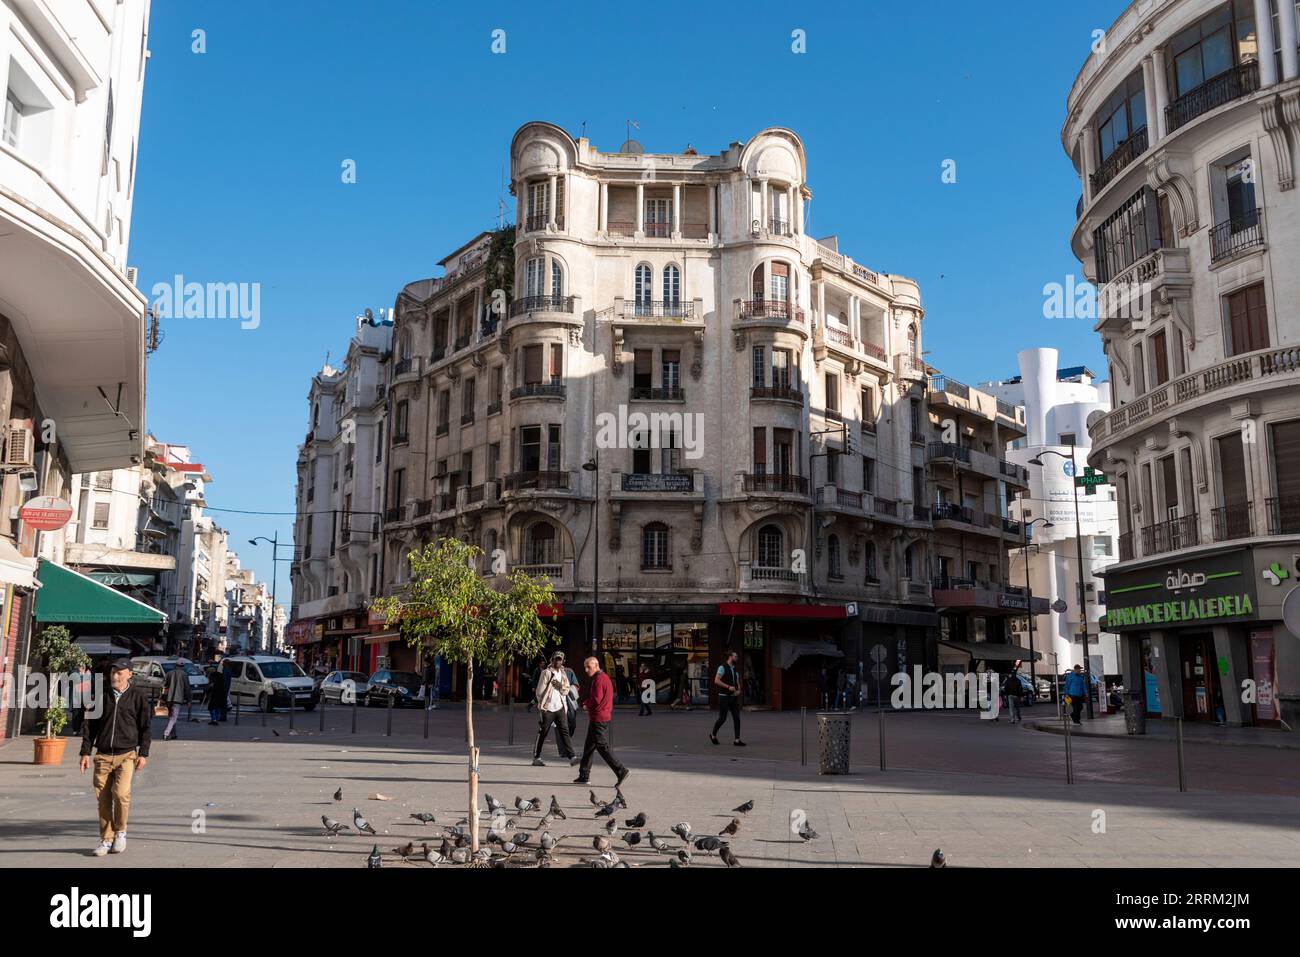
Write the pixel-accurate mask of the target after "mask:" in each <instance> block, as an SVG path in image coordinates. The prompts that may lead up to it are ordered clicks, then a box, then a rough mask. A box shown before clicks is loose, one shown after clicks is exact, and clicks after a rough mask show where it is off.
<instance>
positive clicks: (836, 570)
mask: <svg viewBox="0 0 1300 957" xmlns="http://www.w3.org/2000/svg"><path fill="white" fill-rule="evenodd" d="M826 563H827V569H828V574H829V575H830V577H831V578H843V577H844V569H843V568H841V567H840V537H839V536H838V535H832V536H830V537H829V538H828V539H826Z"/></svg>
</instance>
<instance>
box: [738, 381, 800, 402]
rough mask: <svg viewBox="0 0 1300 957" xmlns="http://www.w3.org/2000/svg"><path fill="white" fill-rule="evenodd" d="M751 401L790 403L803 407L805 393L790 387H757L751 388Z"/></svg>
mask: <svg viewBox="0 0 1300 957" xmlns="http://www.w3.org/2000/svg"><path fill="white" fill-rule="evenodd" d="M749 398H750V401H757V402H790V403H793V404H794V405H798V406H802V405H803V393H802V392H801V391H799V390H798V389H796V388H794V387H793V386H788V385H755V386H750V387H749Z"/></svg>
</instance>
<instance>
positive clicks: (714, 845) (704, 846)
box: [695, 836, 723, 854]
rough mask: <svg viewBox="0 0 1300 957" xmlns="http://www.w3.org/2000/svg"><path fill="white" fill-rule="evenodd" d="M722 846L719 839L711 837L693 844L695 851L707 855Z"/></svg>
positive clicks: (703, 838)
mask: <svg viewBox="0 0 1300 957" xmlns="http://www.w3.org/2000/svg"><path fill="white" fill-rule="evenodd" d="M722 844H723V842H722V841H721V840H720V839H719V838H716V837H711V836H710V837H702V838H700V839H699V840H697V841H696V842H695V849H696V850H697V851H703V852H704V853H705V854H709V853H711V852H713V851H716V850H717V849H718V848H720V847H721V846H722Z"/></svg>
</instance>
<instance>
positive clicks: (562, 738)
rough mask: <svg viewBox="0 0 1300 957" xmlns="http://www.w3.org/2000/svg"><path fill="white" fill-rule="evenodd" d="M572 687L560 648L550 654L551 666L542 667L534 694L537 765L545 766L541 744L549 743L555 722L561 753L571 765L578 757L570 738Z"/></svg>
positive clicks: (534, 760) (535, 762)
mask: <svg viewBox="0 0 1300 957" xmlns="http://www.w3.org/2000/svg"><path fill="white" fill-rule="evenodd" d="M571 687H572V685H571V684H570V682H569V674H568V669H566V668H565V667H564V652H562V651H557V652H556V653H555V654H554V655H552V656H551V663H550V665H549V666H548V667H546V668H544V669H542V673H541V675H540V677H538V679H537V690H536V692H535V694H534V700H535V701H536V702H537V715H538V730H537V747H536V748H534V749H533V766H534V767H538V768H541V767H545V766H546V762H544V761H543V760H542V745H543V744H545V743H546V736H547V735H548V734H549V733H550V731H551V726H552V725H554V726H555V737H556V742H557V743H558V744H559V747H560V756H561V757H564V758H568V759H569V763H570V764H573V763H574V762H575V761H577V760H578V756H577V754H575V753H574V750H573V740H572V739H571V738H570V737H569V721H568V701H569V689H570V688H571Z"/></svg>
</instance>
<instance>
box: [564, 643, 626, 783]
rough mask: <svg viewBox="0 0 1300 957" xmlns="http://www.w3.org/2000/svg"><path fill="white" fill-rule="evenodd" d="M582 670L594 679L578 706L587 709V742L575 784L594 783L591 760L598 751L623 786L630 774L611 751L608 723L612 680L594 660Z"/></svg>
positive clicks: (588, 685) (611, 697)
mask: <svg viewBox="0 0 1300 957" xmlns="http://www.w3.org/2000/svg"><path fill="white" fill-rule="evenodd" d="M582 669H583V671H585V672H586V673H587V677H588V678H589V679H591V680H590V681H589V682H588V684H587V693H586V695H585V696H584V697H582V698H580V699H579V703H580V704H582V705H584V706H585V707H586V709H587V740H586V743H585V744H583V746H582V764H581V765H580V766H579V767H578V776H577V777H576V778H574V780H573V783H574V784H590V783H591V756H592V754H593V753H595V752H597V751H599V752H600V756H601V757H602V758H603V759H604V760H605V763H606V764H608V765H609V769H610V770H611V771H613V772H614V774H615V776H616V777H617V778H618V784H620V785H621V784H622V783H623V782H624V781H626V780H627V776H628V770H627V768H626V767H624V766H623V764H622V762H620V761H619V759H618V758H616V757H614V752H613V751H611V750H610V749H609V722H610V719H611V718H613V717H614V683H613V682H612V681H610V680H609V675H607V674H605V672H603V671H601V670H600V662H599V661H597V660H596V659H595V658H588V659H587V660H586V661H584V662H583V663H582Z"/></svg>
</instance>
